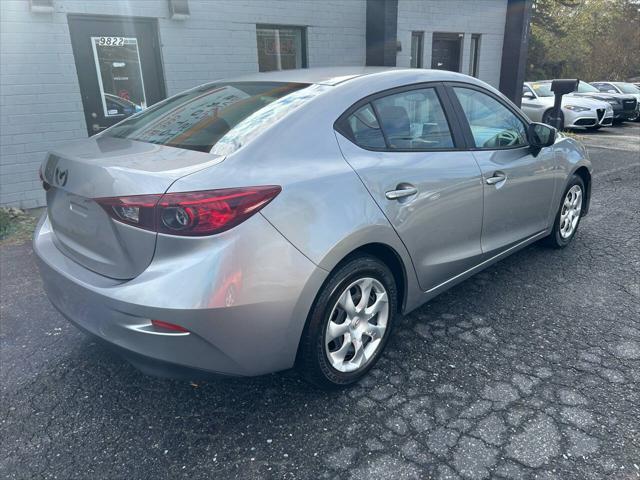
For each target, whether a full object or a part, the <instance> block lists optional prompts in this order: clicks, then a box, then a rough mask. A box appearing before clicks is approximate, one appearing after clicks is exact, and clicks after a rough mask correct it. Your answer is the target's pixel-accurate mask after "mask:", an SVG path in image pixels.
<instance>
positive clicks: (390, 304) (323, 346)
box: [296, 255, 398, 389]
mask: <svg viewBox="0 0 640 480" xmlns="http://www.w3.org/2000/svg"><path fill="white" fill-rule="evenodd" d="M370 280H371V287H370V290H369V292H370V294H369V297H368V300H367V301H366V302H364V301H363V295H362V294H363V292H365V291H366V289H367V287H368V285H369V281H370ZM385 297H386V305H385V304H384V303H385V302H384V298H385ZM349 298H350V299H351V303H349ZM345 305H346V307H345ZM397 305H398V290H397V286H396V283H395V279H394V276H393V273H392V272H391V270H390V269H389V267H387V266H386V265H385V264H384V263H383V262H381V261H380V260H378V259H377V258H375V257H372V256H369V255H358V256H355V257H352V258H350V259H348V260H347V261H345V262H344V263H343V264H342V265H340V266H338V267H337V268H336V270H335V271H334V272H333V273H331V275H330V276H329V278H328V279H327V281H326V282H325V284H324V286H323V287H322V289H321V290H320V292H319V293H318V296H317V297H316V300H315V302H314V305H313V307H312V309H311V312H310V313H309V318H308V320H307V324H306V326H305V329H304V332H303V334H302V338H301V341H300V349H299V353H298V359H297V362H296V363H297V367H298V370H299V372H300V373H301V375H302V376H303V377H304V378H305V379H306V380H307V381H309V382H311V383H312V384H314V385H316V386H318V387H320V388H323V389H335V388H340V387H345V386H348V385H351V384H353V383H355V382H357V381H358V380H360V379H361V378H362V377H364V376H365V375H366V373H367V372H368V371H369V370H370V369H371V368H372V367H373V366H374V365H375V363H376V362H377V361H378V359H379V358H380V355H381V354H382V351H383V350H384V348H385V346H386V343H387V341H388V340H389V337H390V335H391V330H392V328H393V323H394V319H395V315H396V311H397ZM374 306H375V308H377V309H378V311H377V313H375V314H374V316H372V317H371V318H369V315H371V311H373V310H374ZM351 307H353V308H351ZM368 310H369V311H368ZM347 311H349V312H350V313H347ZM343 330H344V333H341V332H343ZM365 331H370V332H369V333H365ZM369 335H372V336H369ZM376 337H378V338H376ZM376 342H377V343H376ZM341 358H342V361H341V360H340V359H341ZM358 364H360V365H359V366H358Z"/></svg>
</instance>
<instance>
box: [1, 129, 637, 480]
mask: <svg viewBox="0 0 640 480" xmlns="http://www.w3.org/2000/svg"><path fill="white" fill-rule="evenodd" d="M577 135H578V136H579V137H580V139H581V140H583V141H584V142H585V143H586V144H587V145H588V146H589V150H590V154H591V159H592V161H593V163H594V168H595V177H594V189H593V201H592V206H591V212H590V214H589V216H587V217H586V218H585V219H584V221H583V223H582V224H581V227H580V232H579V233H578V236H577V238H576V239H575V241H574V242H573V243H572V244H571V245H569V246H568V247H567V249H565V250H563V251H553V250H547V249H545V248H542V247H540V246H537V245H534V246H532V247H529V248H527V249H525V250H523V251H521V252H519V253H517V254H515V255H514V256H512V257H510V258H508V259H506V260H504V261H502V262H500V263H498V264H497V265H495V266H493V267H491V268H489V269H488V270H485V271H484V272H483V273H481V274H479V275H476V276H475V277H473V278H472V279H470V280H468V281H466V282H464V283H462V284H460V285H459V286H457V287H455V288H454V289H452V290H450V291H449V292H447V293H445V294H443V295H441V296H440V297H438V298H436V299H434V300H433V301H432V302H430V303H429V304H427V305H426V306H424V307H422V308H420V309H418V310H417V311H415V312H413V313H412V314H411V315H409V316H408V317H405V318H403V319H402V320H401V321H400V322H399V324H398V325H397V328H396V331H395V335H394V337H393V338H392V339H391V342H390V344H389V346H388V348H387V350H386V353H385V355H384V356H383V359H382V360H381V362H380V363H379V364H378V365H377V366H376V368H375V369H374V370H373V372H372V373H373V374H372V375H370V376H369V377H368V378H366V379H365V380H364V381H363V382H361V383H360V384H359V385H357V386H356V387H354V388H351V389H349V390H345V391H342V392H336V393H324V392H319V391H317V390H315V389H313V388H312V387H310V386H308V385H307V384H305V383H303V382H302V381H301V380H299V379H298V377H297V376H296V375H294V374H291V373H284V374H277V375H270V376H266V377H262V378H255V379H231V380H220V381H214V382H207V383H197V384H190V383H189V382H179V381H169V380H158V379H154V378H150V377H146V376H144V375H142V374H140V373H138V372H137V371H136V370H134V369H133V368H132V367H130V366H129V365H128V364H127V363H126V362H124V361H123V360H121V359H120V358H119V357H117V356H116V355H114V354H112V353H111V352H110V351H109V350H107V349H105V348H104V347H102V346H101V345H99V344H97V343H95V342H94V341H92V340H90V339H88V338H87V337H85V336H84V335H83V334H82V333H80V332H78V331H77V330H76V329H75V328H74V327H73V326H71V325H69V324H68V323H67V322H66V321H65V320H64V319H63V318H62V317H61V316H60V315H59V314H58V313H57V312H55V311H54V310H53V308H52V307H51V305H50V303H49V302H48V300H47V299H46V298H45V296H44V294H43V293H42V290H41V286H40V280H39V276H38V274H37V271H36V268H35V264H34V258H33V253H32V251H31V247H30V245H28V244H23V245H8V246H4V247H1V248H2V250H1V255H2V264H1V268H2V270H1V275H2V277H1V288H2V310H1V315H2V317H1V323H0V342H1V349H0V361H1V363H0V368H1V371H0V388H1V392H2V403H1V406H0V415H1V417H0V418H1V420H0V438H1V439H2V442H1V443H0V476H1V477H3V478H20V479H21V478H33V477H44V478H62V479H67V478H83V479H84V478H109V479H113V478H165V477H171V478H175V477H184V478H221V479H222V478H278V479H280V478H301V479H307V478H334V477H337V478H373V479H376V478H458V477H457V476H461V477H463V478H486V477H489V476H492V477H497V478H501V477H502V478H522V477H524V478H527V477H535V476H537V477H538V478H558V479H574V478H575V479H584V478H620V479H633V478H640V422H639V421H638V418H640V320H639V319H640V284H639V281H640V280H639V278H640V272H639V268H640V240H639V238H640V214H639V212H640V189H639V186H640V124H629V123H626V124H624V125H622V126H620V127H615V128H609V129H603V130H600V131H598V132H590V133H585V134H583V133H581V132H577Z"/></svg>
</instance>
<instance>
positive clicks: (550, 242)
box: [542, 175, 586, 248]
mask: <svg viewBox="0 0 640 480" xmlns="http://www.w3.org/2000/svg"><path fill="white" fill-rule="evenodd" d="M576 196H578V197H577V198H576ZM585 201H586V188H585V185H584V181H583V180H582V178H580V177H579V176H578V175H573V176H572V177H571V180H570V181H569V183H568V184H567V187H566V188H565V190H564V193H563V194H562V198H561V200H560V206H559V208H558V212H557V214H556V216H555V219H554V221H553V230H552V231H551V233H550V234H549V235H548V236H547V237H545V238H544V239H542V242H543V243H544V244H545V245H547V246H549V247H552V248H564V247H566V246H567V245H569V243H571V240H573V237H575V235H576V232H577V231H578V227H579V226H580V219H581V218H582V212H583V211H584V205H585Z"/></svg>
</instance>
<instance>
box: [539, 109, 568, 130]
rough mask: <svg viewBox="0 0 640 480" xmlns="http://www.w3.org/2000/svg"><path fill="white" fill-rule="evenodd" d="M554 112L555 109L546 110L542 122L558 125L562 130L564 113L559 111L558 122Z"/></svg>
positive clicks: (553, 125)
mask: <svg viewBox="0 0 640 480" xmlns="http://www.w3.org/2000/svg"><path fill="white" fill-rule="evenodd" d="M553 112H554V111H553V109H549V110H547V111H546V112H544V115H542V123H546V124H547V125H551V126H552V127H556V128H557V129H558V130H560V131H562V130H564V113H562V111H561V112H560V113H559V115H558V119H557V123H556V117H555V115H554V114H553Z"/></svg>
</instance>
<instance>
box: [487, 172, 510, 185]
mask: <svg viewBox="0 0 640 480" xmlns="http://www.w3.org/2000/svg"><path fill="white" fill-rule="evenodd" d="M506 179H507V174H506V173H502V172H496V173H494V174H493V177H489V178H487V180H486V182H487V183H488V184H489V185H495V184H496V183H500V182H502V181H504V180H506Z"/></svg>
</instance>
